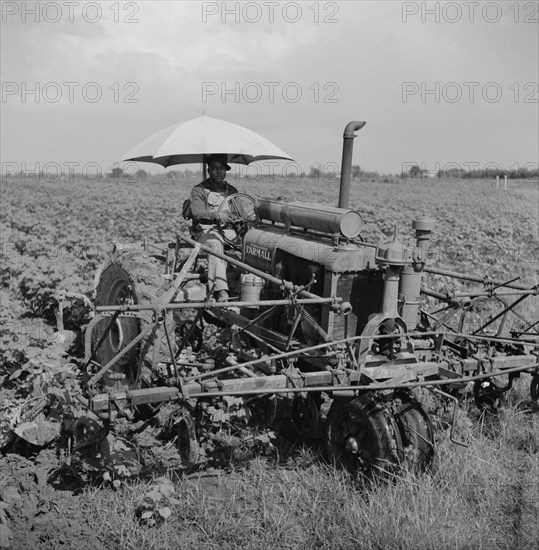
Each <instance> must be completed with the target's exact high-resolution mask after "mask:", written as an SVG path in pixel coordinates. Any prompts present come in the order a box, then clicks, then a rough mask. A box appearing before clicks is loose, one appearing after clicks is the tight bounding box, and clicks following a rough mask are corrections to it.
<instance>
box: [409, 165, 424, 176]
mask: <svg viewBox="0 0 539 550" xmlns="http://www.w3.org/2000/svg"><path fill="white" fill-rule="evenodd" d="M408 173H409V174H410V177H412V178H419V177H421V174H422V173H423V170H421V168H419V166H418V165H417V164H414V165H413V166H412V167H411V168H410V170H409V171H408Z"/></svg>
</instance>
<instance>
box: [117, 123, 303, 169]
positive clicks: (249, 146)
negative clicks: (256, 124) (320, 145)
mask: <svg viewBox="0 0 539 550" xmlns="http://www.w3.org/2000/svg"><path fill="white" fill-rule="evenodd" d="M216 154H220V155H226V156H227V161H228V162H233V163H238V164H250V163H251V162H255V161H257V160H272V159H283V160H293V159H292V158H291V157H290V156H289V155H288V154H286V153H285V152H284V151H282V150H281V149H279V148H278V147H277V146H275V145H274V144H273V143H271V142H270V141H268V140H267V139H265V138H263V137H262V136H260V135H258V134H256V133H255V132H252V131H251V130H248V129H247V128H244V127H243V126H238V125H237V124H232V123H230V122H225V121H224V120H219V119H217V118H212V117H209V116H205V115H204V116H201V117H198V118H194V119H193V120H188V121H186V122H181V123H180V124H175V125H174V126H170V127H169V128H165V129H164V130H161V131H159V132H157V133H156V134H154V135H153V136H150V137H149V138H148V139H146V140H144V141H143V142H141V143H139V145H137V146H136V147H134V148H133V149H131V151H129V152H128V153H127V154H126V155H124V157H123V161H136V162H153V163H155V164H160V165H161V166H164V167H167V166H172V165H174V164H191V163H198V162H202V163H203V162H204V157H205V156H207V155H216Z"/></svg>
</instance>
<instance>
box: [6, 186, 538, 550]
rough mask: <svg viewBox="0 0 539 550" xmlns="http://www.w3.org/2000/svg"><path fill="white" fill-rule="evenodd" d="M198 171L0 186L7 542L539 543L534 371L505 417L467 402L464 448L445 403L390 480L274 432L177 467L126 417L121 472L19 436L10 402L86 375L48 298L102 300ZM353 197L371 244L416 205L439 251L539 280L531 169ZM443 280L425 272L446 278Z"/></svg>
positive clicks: (296, 194) (455, 261) (404, 235)
mask: <svg viewBox="0 0 539 550" xmlns="http://www.w3.org/2000/svg"><path fill="white" fill-rule="evenodd" d="M195 183H197V182H194V181H193V182H189V183H178V182H177V181H173V180H171V179H170V178H165V177H163V178H161V179H160V178H156V177H154V178H152V180H151V181H145V182H143V181H140V182H139V181H119V182H118V181H111V180H104V181H99V182H94V183H89V182H87V181H83V180H82V179H76V180H75V181H64V182H57V183H51V182H47V181H44V180H42V181H34V180H33V179H32V178H30V179H29V180H28V181H26V182H23V181H21V180H20V179H15V178H9V179H7V180H6V181H3V182H2V185H1V195H2V205H1V212H0V214H1V220H0V221H1V226H0V229H1V241H2V243H1V244H2V264H1V267H0V275H1V280H0V281H1V287H0V322H1V325H2V328H1V329H0V330H1V332H0V342H1V347H0V387H1V389H0V415H1V418H0V446H1V447H2V448H3V449H4V451H3V455H2V457H1V458H0V465H1V473H0V495H1V499H0V530H1V531H0V548H1V547H4V546H3V545H6V546H5V547H8V546H7V545H8V544H10V545H11V548H14V549H27V548H34V549H36V550H41V549H49V548H50V549H53V548H54V549H56V548H73V549H90V548H91V549H100V548H103V549H116V548H121V549H123V548H126V549H130V548H138V549H146V548H148V549H149V548H154V549H156V550H157V549H167V548H170V549H172V548H175V549H176V548H177V549H182V548H185V549H191V548H201V549H202V548H204V549H206V548H207V549H210V548H267V547H268V546H272V547H273V548H275V549H277V548H283V549H284V548H290V549H292V548H302V549H303V548H305V549H308V548H309V549H310V548H328V549H329V548H343V549H344V548H356V549H357V548H359V549H369V550H371V549H372V550H374V549H380V550H382V549H412V548H414V549H449V548H451V549H462V550H464V549H469V550H472V549H474V550H475V549H485V550H491V549H499V550H501V549H507V550H509V549H523V550H534V549H536V548H537V547H538V546H539V415H538V412H537V408H536V407H534V406H533V404H532V403H531V401H530V398H529V380H530V378H529V377H523V378H522V379H521V380H519V381H518V383H517V384H516V387H515V388H514V389H513V390H512V391H511V392H510V394H509V398H508V402H507V403H506V404H505V406H504V408H503V409H502V410H501V411H500V413H499V414H498V415H495V416H492V415H488V416H484V415H483V416H481V415H479V413H478V412H477V410H476V409H475V407H474V406H473V403H472V402H471V401H469V400H464V402H463V404H462V407H460V408H459V409H458V412H457V434H456V436H457V438H458V439H459V440H464V441H465V442H466V444H467V445H468V446H467V447H466V448H465V447H461V446H458V445H455V444H454V443H451V441H450V431H449V427H450V422H449V421H450V419H451V414H452V409H451V408H450V407H448V406H447V404H446V403H444V402H437V403H435V404H434V405H433V411H434V412H433V421H434V424H435V428H436V442H437V456H436V460H435V464H434V467H433V468H432V470H431V471H428V472H425V473H423V474H417V473H413V472H408V471H403V472H402V473H400V474H399V475H398V476H395V478H394V479H392V480H391V481H390V482H387V480H386V481H384V482H381V481H377V480H375V481H371V482H359V481H357V480H356V481H354V480H351V479H350V478H349V477H348V476H346V475H345V474H343V473H342V472H337V471H335V470H334V469H333V468H331V467H329V466H328V465H327V464H326V463H325V462H324V460H323V456H322V453H321V450H320V449H319V448H318V447H317V446H316V445H315V446H310V447H297V446H296V447H294V446H291V445H289V444H286V442H284V441H282V440H280V439H279V438H277V439H273V438H269V440H268V441H267V442H266V445H264V446H263V448H262V449H259V450H258V452H255V451H254V450H253V449H251V450H250V452H249V453H248V457H242V459H241V460H240V459H239V457H233V460H231V461H230V463H229V464H228V465H219V466H216V467H214V468H211V469H208V470H206V471H202V472H199V473H195V474H190V475H182V473H181V472H179V471H178V470H177V469H175V468H173V467H172V466H171V464H172V463H173V458H174V457H173V453H171V454H170V456H169V455H167V452H168V451H170V448H168V447H167V446H166V444H165V445H163V444H162V443H160V444H159V447H158V448H157V447H156V448H154V447H153V444H154V443H155V441H154V440H151V442H150V443H149V444H148V443H146V444H144V441H142V440H141V438H139V439H136V438H133V437H131V435H132V434H130V433H129V432H128V429H127V427H126V426H120V428H119V430H118V432H117V434H116V439H115V442H116V444H117V447H116V449H115V450H116V451H117V452H118V454H120V455H121V454H122V453H123V455H125V456H127V455H128V454H129V453H131V452H132V453H134V456H135V458H134V459H133V462H136V463H137V468H134V469H133V470H130V469H129V468H126V469H125V471H123V474H124V475H123V476H121V475H119V474H120V473H122V471H121V469H119V468H118V469H117V471H116V473H117V474H118V475H117V476H116V477H114V478H113V479H111V478H107V477H105V478H103V476H97V477H96V476H95V475H91V474H92V472H91V471H89V470H88V468H86V469H84V468H85V467H84V466H83V465H80V464H77V463H74V462H73V463H71V465H70V468H67V469H66V468H64V469H63V470H61V469H60V462H59V458H58V457H57V455H56V453H55V441H51V442H50V443H47V444H45V445H42V446H32V445H31V444H28V445H27V444H24V443H23V442H22V441H21V440H18V439H17V438H13V434H12V433H11V432H10V429H9V426H8V425H7V422H6V419H7V418H8V417H9V418H12V417H13V414H14V411H17V410H19V411H20V410H25V409H24V407H28V406H29V405H28V404H29V403H32V400H34V401H39V399H40V397H42V395H43V393H44V392H47V391H48V392H50V391H52V390H54V391H53V393H54V392H56V393H57V394H58V393H62V392H63V390H64V388H76V387H77V384H78V379H77V376H78V374H77V370H76V366H77V365H78V364H80V349H78V348H77V345H76V341H75V336H76V330H77V328H78V323H79V322H80V312H78V311H77V309H76V308H75V310H70V313H69V315H68V316H67V317H66V328H67V329H68V331H67V335H68V340H67V341H63V340H62V339H61V338H59V337H58V335H57V333H55V329H54V327H55V316H54V307H55V304H56V298H55V296H57V295H58V292H60V291H61V290H67V291H72V292H77V293H82V294H85V295H87V296H91V293H92V289H93V277H94V274H95V272H96V270H97V269H98V267H99V265H100V264H101V263H102V261H103V260H104V258H105V257H106V254H107V251H108V250H110V247H111V243H112V242H113V241H119V242H122V243H129V242H137V241H141V240H144V239H146V240H147V241H149V242H165V241H168V240H173V239H174V236H175V235H176V233H178V232H182V231H183V230H185V228H186V223H187V222H185V221H184V220H183V219H182V217H181V204H182V202H183V199H184V198H186V197H187V195H188V193H189V190H190V188H191V187H192V185H194V184H195ZM234 185H236V186H237V187H238V188H239V190H240V192H247V193H250V194H252V195H254V196H258V197H263V196H270V197H275V196H278V195H286V196H289V197H293V198H295V199H297V200H304V201H308V202H312V203H320V204H336V202H337V194H338V182H336V181H333V180H332V181H328V182H324V181H321V182H313V180H312V179H308V178H305V179H302V180H300V181H298V182H296V183H285V182H283V181H282V180H274V181H266V180H259V181H254V182H253V181H250V182H249V181H246V182H240V183H239V184H236V182H234ZM351 207H353V208H356V209H358V210H359V212H360V213H361V215H362V218H363V222H364V230H363V232H362V235H363V236H364V238H365V239H366V240H367V241H369V242H387V241H389V240H390V239H392V236H393V232H394V229H395V227H396V228H397V231H398V235H399V238H400V239H401V240H403V241H408V240H410V239H412V228H411V221H412V219H414V218H415V217H417V216H419V215H429V216H431V217H433V218H434V219H435V220H436V222H437V225H436V228H435V232H434V236H433V245H432V247H431V260H430V261H431V263H432V264H435V265H437V266H439V267H444V268H447V269H452V270H454V271H461V272H468V273H473V274H478V275H488V276H490V277H493V278H497V279H502V280H510V279H514V278H515V277H520V281H519V282H522V283H525V284H530V285H532V284H538V283H539V279H538V276H539V275H538V274H539V260H538V259H539V190H538V187H537V183H536V182H535V183H533V182H526V181H525V180H524V181H520V182H510V185H509V189H507V190H503V189H496V186H495V183H493V182H488V181H473V182H469V181H458V182H453V181H452V182H449V181H437V180H428V179H427V180H424V181H420V180H408V181H406V182H401V181H397V180H395V181H386V182H384V181H368V182H359V181H354V182H353V185H352V193H351ZM445 283H446V281H444V280H443V278H442V277H439V276H434V277H430V280H429V286H431V287H432V288H436V289H438V288H442V287H444V284H445ZM535 298H536V299H535V301H533V300H530V301H529V305H527V306H526V307H522V308H520V309H519V310H518V313H519V315H520V316H522V317H524V318H526V319H527V320H530V321H532V320H538V319H539V302H538V299H537V297H535ZM66 350H67V351H66ZM77 354H79V355H77ZM18 407H19V409H17V408H18ZM21 407H23V408H21ZM122 445H123V447H122ZM130 456H131V455H130ZM135 470H136V473H135ZM59 471H60V472H61V474H60V473H58V472H59ZM55 472H56V473H55ZM69 475H70V476H71V477H69ZM145 512H148V514H147V515H146V517H142V516H143V515H144V513H145ZM141 514H142V516H141ZM10 535H11V536H10Z"/></svg>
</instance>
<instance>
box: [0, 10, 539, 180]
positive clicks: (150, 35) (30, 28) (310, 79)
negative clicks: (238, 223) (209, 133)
mask: <svg viewBox="0 0 539 550" xmlns="http://www.w3.org/2000/svg"><path fill="white" fill-rule="evenodd" d="M1 8H2V23H1V59H0V61H1V65H0V74H1V80H2V101H1V103H0V108H1V113H0V115H1V117H0V118H1V136H0V137H1V148H0V158H1V163H2V173H6V172H10V171H16V169H17V168H18V169H23V168H24V167H26V170H32V169H35V168H36V167H41V168H43V167H46V166H48V167H49V168H46V169H55V168H50V167H51V166H52V167H54V166H62V167H65V168H66V170H69V169H73V170H74V171H76V172H80V171H81V169H82V168H84V167H86V168H88V167H89V166H94V165H95V166H98V167H100V169H102V170H103V171H104V172H107V171H109V170H110V168H112V167H114V166H118V164H115V163H118V162H119V161H121V160H122V158H123V155H124V154H125V153H126V152H127V151H129V150H130V149H132V148H133V147H134V146H136V145H137V144H138V143H139V142H141V141H143V140H145V139H146V138H148V137H149V136H151V135H152V134H154V133H155V132H157V131H159V130H161V129H163V128H166V127H168V126H171V125H173V124H176V123H180V122H183V121H187V120H190V119H193V118H196V117H198V116H201V115H202V114H203V113H204V114H206V115H208V116H211V117H214V118H218V119H222V120H226V121H228V122H233V123H235V124H239V125H241V126H245V127H247V128H249V129H250V130H253V131H255V132H257V133H259V134H261V135H262V136H264V137H265V138H267V139H269V140H270V141H271V142H273V143H275V144H276V145H277V146H278V147H280V148H281V149H283V150H284V151H285V152H287V153H288V154H289V155H290V156H291V157H292V158H293V159H295V161H296V162H297V164H298V165H299V167H301V169H302V170H303V171H306V172H308V171H309V168H310V167H311V166H312V165H316V164H317V165H318V166H320V167H322V168H324V167H326V168H327V169H329V170H330V171H332V170H334V169H335V167H336V169H337V170H338V167H339V166H340V162H341V154H342V133H343V130H344V127H345V125H346V123H347V122H349V121H351V120H364V121H366V122H367V124H366V126H365V127H364V128H363V129H362V130H361V131H359V132H358V134H357V138H356V139H355V140H354V156H353V164H359V165H360V166H361V167H362V169H364V170H368V171H374V170H376V171H379V172H381V173H400V172H401V171H402V170H403V169H406V168H407V167H409V166H410V165H411V164H419V165H420V166H422V167H424V168H425V169H427V170H437V169H439V168H443V167H444V166H445V167H447V166H457V167H461V168H463V169H466V168H467V167H468V168H469V167H474V168H482V167H485V166H487V165H490V166H491V165H492V164H494V165H499V166H501V167H505V168H512V167H517V166H525V165H527V166H528V167H537V163H538V151H539V143H538V136H539V116H538V95H539V91H538V84H537V81H538V71H539V61H538V52H539V46H538V36H539V32H538V23H537V21H538V9H537V8H538V4H537V2H503V1H498V2H477V1H475V2H473V1H471V2H400V1H378V2H351V1H349V2H325V1H321V2H315V1H310V0H308V1H305V2H275V1H261V2H180V1H166V2H165V1H152V2H149V1H138V2H129V1H125V2H85V1H83V0H78V1H73V2H71V1H68V0H62V1H58V2H55V1H50V2H41V3H39V2H33V1H27V2H19V1H7V0H2V1H1ZM120 166H123V165H121V164H120ZM70 167H72V168H70ZM139 167H140V168H143V169H148V165H145V164H140V166H139ZM283 169H284V168H283ZM153 171H154V172H155V171H164V169H161V168H160V167H157V168H155V170H153Z"/></svg>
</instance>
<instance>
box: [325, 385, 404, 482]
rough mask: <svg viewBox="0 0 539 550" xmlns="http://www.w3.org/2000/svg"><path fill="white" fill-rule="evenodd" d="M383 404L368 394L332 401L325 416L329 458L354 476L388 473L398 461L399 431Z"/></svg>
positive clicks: (399, 448)
mask: <svg viewBox="0 0 539 550" xmlns="http://www.w3.org/2000/svg"><path fill="white" fill-rule="evenodd" d="M384 403H385V402H384ZM384 403H382V402H379V401H377V400H376V398H375V397H374V395H371V394H365V395H362V396H360V397H357V398H356V399H353V400H352V401H349V400H342V399H336V400H335V401H333V404H332V405H331V408H330V410H329V414H328V417H327V425H326V444H327V452H328V456H329V459H330V461H331V462H333V464H334V465H335V466H336V467H338V468H341V469H344V470H346V471H348V472H349V473H351V474H352V475H354V476H358V475H365V476H369V475H371V474H373V473H376V472H379V473H383V472H387V471H388V470H391V469H393V468H394V467H395V466H396V465H397V464H398V463H399V462H400V459H401V456H402V442H401V438H400V433H399V430H398V428H397V426H396V425H395V420H394V419H393V417H392V416H391V415H390V414H389V413H388V411H387V409H386V407H385V405H384Z"/></svg>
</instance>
